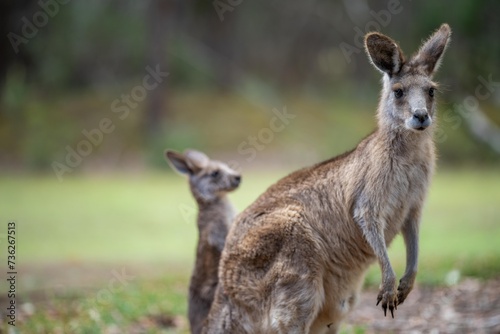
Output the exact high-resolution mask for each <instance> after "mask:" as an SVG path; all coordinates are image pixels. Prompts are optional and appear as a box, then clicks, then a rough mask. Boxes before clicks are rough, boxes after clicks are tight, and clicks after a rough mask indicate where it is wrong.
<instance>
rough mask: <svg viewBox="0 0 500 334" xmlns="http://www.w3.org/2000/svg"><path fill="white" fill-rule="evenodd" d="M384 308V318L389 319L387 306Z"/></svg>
mask: <svg viewBox="0 0 500 334" xmlns="http://www.w3.org/2000/svg"><path fill="white" fill-rule="evenodd" d="M382 308H383V309H384V317H387V306H382Z"/></svg>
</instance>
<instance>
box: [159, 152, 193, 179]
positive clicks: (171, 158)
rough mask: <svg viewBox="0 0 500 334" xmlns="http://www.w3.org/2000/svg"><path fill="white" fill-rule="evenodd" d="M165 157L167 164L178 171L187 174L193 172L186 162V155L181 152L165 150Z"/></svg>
mask: <svg viewBox="0 0 500 334" xmlns="http://www.w3.org/2000/svg"><path fill="white" fill-rule="evenodd" d="M165 158H166V159H167V162H168V164H169V165H170V166H171V167H172V168H173V169H174V170H176V171H178V172H179V173H181V174H188V175H191V174H193V169H192V168H191V167H190V166H189V164H188V163H187V161H186V157H185V156H184V155H182V154H181V153H178V152H175V151H172V150H166V151H165Z"/></svg>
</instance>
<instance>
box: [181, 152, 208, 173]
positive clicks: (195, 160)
mask: <svg viewBox="0 0 500 334" xmlns="http://www.w3.org/2000/svg"><path fill="white" fill-rule="evenodd" d="M184 156H185V157H186V162H187V163H188V165H189V166H190V168H191V169H193V170H194V171H195V172H197V171H199V170H201V169H203V168H206V167H207V166H208V163H209V162H210V159H209V158H208V157H207V156H206V155H205V153H202V152H200V151H196V150H185V151H184Z"/></svg>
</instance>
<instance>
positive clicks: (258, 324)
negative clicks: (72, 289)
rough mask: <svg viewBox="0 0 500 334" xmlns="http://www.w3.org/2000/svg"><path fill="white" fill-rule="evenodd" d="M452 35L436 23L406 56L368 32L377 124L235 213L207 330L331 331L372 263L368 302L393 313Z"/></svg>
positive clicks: (412, 241) (412, 258)
mask: <svg viewBox="0 0 500 334" xmlns="http://www.w3.org/2000/svg"><path fill="white" fill-rule="evenodd" d="M450 34H451V30H450V27H449V26H448V25H447V24H443V25H442V26H441V28H440V29H438V30H437V31H436V32H435V33H434V34H433V35H432V36H431V37H430V38H429V39H428V40H427V41H425V42H424V43H423V44H422V46H421V48H420V50H419V51H418V52H417V53H416V54H415V55H413V56H412V57H410V58H409V59H406V57H405V56H404V54H403V52H402V50H401V49H400V48H399V46H398V44H397V43H396V42H395V41H393V40H392V39H391V38H389V37H387V36H384V35H382V34H380V33H369V34H367V35H366V37H365V49H366V52H367V54H368V57H369V59H370V61H371V62H372V64H373V65H374V66H375V68H376V69H377V70H379V71H380V72H381V73H382V74H383V88H382V93H381V98H380V102H379V106H378V110H377V118H378V127H377V129H376V130H375V131H374V132H373V133H372V134H371V135H369V136H368V137H366V138H365V139H364V140H363V141H361V143H359V144H358V146H357V147H356V148H355V149H354V150H352V151H351V152H347V153H345V154H343V155H340V156H338V157H335V158H333V159H330V160H328V161H325V162H322V163H319V164H317V165H315V166H312V167H309V168H304V169H301V170H299V171H297V172H295V173H292V174H290V175H289V176H287V177H285V178H283V179H282V180H280V181H279V182H277V183H276V184H274V185H273V186H271V187H270V188H269V189H268V190H267V191H266V192H265V193H264V194H263V195H261V196H260V197H259V198H258V199H257V200H256V201H255V202H254V203H253V204H251V205H250V206H249V207H248V208H247V209H246V210H245V211H243V212H242V213H241V214H240V215H238V217H237V218H236V219H235V222H234V224H233V226H232V228H231V230H230V233H229V235H228V238H227V242H226V247H225V249H224V252H223V254H222V259H221V264H220V275H219V279H220V283H219V287H218V289H217V292H216V296H215V300H214V303H213V305H212V309H211V311H210V314H209V317H208V320H207V327H206V328H205V333H212V334H216V333H217V334H219V333H297V334H299V333H300V334H303V333H310V332H311V333H336V332H337V331H338V327H339V325H340V321H341V320H342V319H343V318H344V317H345V316H346V315H347V313H348V312H349V311H350V310H351V309H352V308H353V307H354V305H355V304H356V301H357V299H358V295H359V292H360V289H361V286H362V283H363V280H364V275H365V272H366V270H367V269H368V267H369V266H370V264H371V263H373V262H374V261H375V260H378V262H379V265H380V268H381V271H382V284H381V286H380V292H379V294H378V298H377V305H378V304H379V303H381V305H382V308H383V310H384V314H386V313H387V310H388V309H389V310H390V313H391V314H392V315H393V316H394V310H395V309H396V307H397V306H398V304H401V303H403V302H404V300H405V298H406V297H407V296H408V294H409V293H410V291H411V290H412V288H413V284H414V281H415V277H416V273H417V261H418V231H419V224H420V216H421V211H422V206H423V202H424V199H425V196H426V193H427V188H428V185H429V182H430V178H431V175H432V173H433V170H434V164H435V153H434V151H435V148H434V141H433V129H434V127H435V126H433V125H434V123H435V114H436V101H435V91H436V90H437V88H438V86H437V84H436V83H435V82H433V81H432V76H433V74H434V73H435V71H436V70H437V68H438V67H439V64H440V61H441V58H442V55H443V54H444V51H445V49H446V46H447V44H448V41H449V36H450ZM398 233H402V235H403V238H404V241H405V244H406V254H407V263H406V270H405V273H404V274H403V277H402V278H401V280H400V282H399V286H398V284H397V281H396V275H395V273H394V270H393V268H392V265H391V263H390V261H389V256H388V254H387V245H389V244H390V243H391V241H392V240H393V239H394V237H395V236H396V234H398Z"/></svg>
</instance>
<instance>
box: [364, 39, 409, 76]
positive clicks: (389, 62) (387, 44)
mask: <svg viewBox="0 0 500 334" xmlns="http://www.w3.org/2000/svg"><path fill="white" fill-rule="evenodd" d="M365 49H366V53H367V54H368V58H370V60H371V62H372V64H373V65H374V66H375V68H376V69H377V70H379V71H381V72H382V73H387V74H388V75H389V76H392V75H394V74H396V73H398V72H399V71H400V70H401V67H402V66H403V64H404V61H405V59H404V55H403V51H402V50H401V49H400V48H399V46H398V44H397V43H396V42H395V41H393V40H392V39H391V38H389V37H387V36H385V35H382V34H380V33H378V32H372V33H369V34H367V35H366V37H365Z"/></svg>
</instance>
